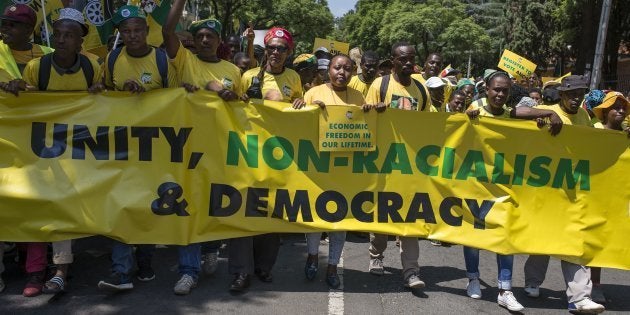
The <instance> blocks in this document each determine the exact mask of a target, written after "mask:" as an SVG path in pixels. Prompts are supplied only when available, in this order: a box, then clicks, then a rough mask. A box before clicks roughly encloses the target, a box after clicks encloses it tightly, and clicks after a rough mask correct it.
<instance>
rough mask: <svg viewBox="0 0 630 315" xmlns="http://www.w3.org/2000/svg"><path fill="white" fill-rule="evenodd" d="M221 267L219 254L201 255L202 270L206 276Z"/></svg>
mask: <svg viewBox="0 0 630 315" xmlns="http://www.w3.org/2000/svg"><path fill="white" fill-rule="evenodd" d="M217 267H219V254H217V253H209V254H205V255H201V270H202V271H203V274H205V275H206V276H209V275H212V274H214V273H215V272H216V271H217Z"/></svg>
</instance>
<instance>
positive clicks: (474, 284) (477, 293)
mask: <svg viewBox="0 0 630 315" xmlns="http://www.w3.org/2000/svg"><path fill="white" fill-rule="evenodd" d="M466 293H467V294H468V296H470V297H471V298H473V299H480V298H481V286H480V284H479V279H470V280H468V285H467V286H466Z"/></svg>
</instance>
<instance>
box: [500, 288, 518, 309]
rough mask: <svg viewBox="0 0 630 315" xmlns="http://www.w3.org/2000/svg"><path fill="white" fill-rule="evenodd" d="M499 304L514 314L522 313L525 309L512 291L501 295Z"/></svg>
mask: <svg viewBox="0 0 630 315" xmlns="http://www.w3.org/2000/svg"><path fill="white" fill-rule="evenodd" d="M497 303H499V305H501V306H503V307H505V308H507V309H508V310H509V311H512V312H520V311H522V310H524V309H525V308H524V307H523V305H521V303H519V302H518V301H517V300H516V298H515V297H514V294H513V293H512V291H503V293H499V296H498V297H497Z"/></svg>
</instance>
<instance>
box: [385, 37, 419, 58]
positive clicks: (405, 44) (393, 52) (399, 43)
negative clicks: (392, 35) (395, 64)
mask: <svg viewBox="0 0 630 315" xmlns="http://www.w3.org/2000/svg"><path fill="white" fill-rule="evenodd" d="M407 46H410V47H414V46H413V45H411V44H410V43H409V42H405V41H402V42H397V43H395V44H394V45H392V51H391V52H390V53H391V55H392V56H394V55H395V54H396V49H398V48H400V47H407ZM414 49H415V47H414Z"/></svg>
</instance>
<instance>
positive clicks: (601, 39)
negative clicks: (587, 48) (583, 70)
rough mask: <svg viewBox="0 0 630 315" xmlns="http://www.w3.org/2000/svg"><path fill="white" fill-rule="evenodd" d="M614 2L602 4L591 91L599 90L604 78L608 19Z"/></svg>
mask: <svg viewBox="0 0 630 315" xmlns="http://www.w3.org/2000/svg"><path fill="white" fill-rule="evenodd" d="M611 7H612V0H604V2H603V3H602V15H601V17H600V18H599V32H598V33H597V46H595V59H594V61H593V74H592V76H591V86H590V88H591V90H594V89H597V88H598V87H599V83H600V81H601V78H602V62H603V61H604V49H605V48H606V47H605V46H606V33H607V32H608V19H609V18H610V8H611Z"/></svg>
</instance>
